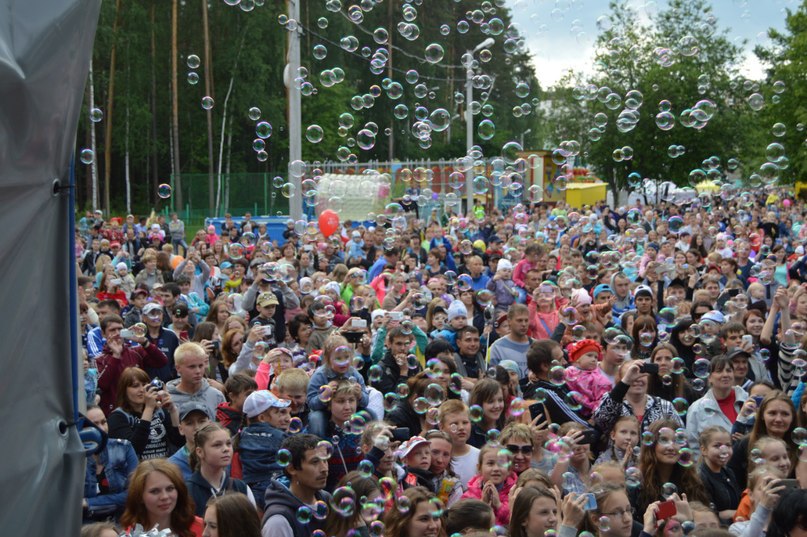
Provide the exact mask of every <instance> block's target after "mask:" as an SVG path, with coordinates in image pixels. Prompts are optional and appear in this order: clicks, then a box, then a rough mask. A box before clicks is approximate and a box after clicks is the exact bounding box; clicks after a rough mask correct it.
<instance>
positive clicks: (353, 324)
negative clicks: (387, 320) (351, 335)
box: [350, 319, 367, 328]
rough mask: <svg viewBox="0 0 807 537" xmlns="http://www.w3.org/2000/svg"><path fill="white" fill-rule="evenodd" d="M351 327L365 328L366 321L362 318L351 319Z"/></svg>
mask: <svg viewBox="0 0 807 537" xmlns="http://www.w3.org/2000/svg"><path fill="white" fill-rule="evenodd" d="M350 327H351V328H367V321H365V320H364V319H353V320H351V321H350Z"/></svg>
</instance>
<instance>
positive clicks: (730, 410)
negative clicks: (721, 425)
mask: <svg viewBox="0 0 807 537" xmlns="http://www.w3.org/2000/svg"><path fill="white" fill-rule="evenodd" d="M736 399H737V398H736V396H735V395H734V390H731V393H729V396H728V397H726V398H725V399H717V404H718V405H720V410H721V411H722V412H723V414H725V415H726V417H727V418H728V419H729V421H730V422H731V423H734V422H735V421H737V410H736V409H735V408H734V402H735V401H736Z"/></svg>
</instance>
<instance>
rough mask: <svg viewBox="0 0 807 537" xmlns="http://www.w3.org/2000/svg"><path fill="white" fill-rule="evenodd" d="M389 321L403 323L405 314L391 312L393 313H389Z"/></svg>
mask: <svg viewBox="0 0 807 537" xmlns="http://www.w3.org/2000/svg"><path fill="white" fill-rule="evenodd" d="M389 320H390V321H403V312H402V311H391V312H389Z"/></svg>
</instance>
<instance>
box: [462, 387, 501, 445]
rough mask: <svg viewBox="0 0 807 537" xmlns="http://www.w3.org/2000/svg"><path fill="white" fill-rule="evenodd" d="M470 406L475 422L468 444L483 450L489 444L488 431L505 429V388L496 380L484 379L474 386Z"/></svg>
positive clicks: (469, 400) (472, 418) (469, 399)
mask: <svg viewBox="0 0 807 537" xmlns="http://www.w3.org/2000/svg"><path fill="white" fill-rule="evenodd" d="M468 406H469V407H470V408H471V411H470V414H471V421H473V422H474V423H473V425H472V427H471V437H470V438H469V439H468V443H469V444H470V445H472V446H474V447H476V448H481V447H482V446H483V445H484V444H485V443H486V442H487V435H486V432H487V431H490V430H491V429H496V430H498V431H501V430H502V428H504V422H505V417H506V416H505V413H504V388H502V385H501V384H500V383H499V382H497V381H496V379H492V378H489V377H488V378H483V379H481V380H479V381H478V382H477V383H476V384H474V387H473V389H472V390H471V396H470V397H469V398H468ZM480 415H481V416H480Z"/></svg>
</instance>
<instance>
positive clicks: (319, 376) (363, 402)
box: [306, 365, 370, 410]
mask: <svg viewBox="0 0 807 537" xmlns="http://www.w3.org/2000/svg"><path fill="white" fill-rule="evenodd" d="M347 378H354V379H356V382H358V383H359V386H361V399H360V400H359V404H358V409H362V408H367V405H368V404H370V394H369V393H367V386H365V384H364V378H363V377H362V376H361V374H359V372H358V371H356V369H355V368H354V367H352V366H351V367H350V369H348V370H347V372H346V373H345V374H344V375H339V374H337V373H336V372H335V371H334V370H333V369H331V368H330V367H328V366H324V365H323V366H320V367H318V368H317V370H316V371H314V374H313V375H311V381H310V382H309V383H308V391H307V392H306V399H307V401H308V408H310V409H311V410H326V409H327V408H328V405H327V404H326V403H323V402H322V401H321V400H320V398H319V389H320V387H321V386H324V385H325V384H328V383H329V382H330V381H332V380H337V379H347Z"/></svg>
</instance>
